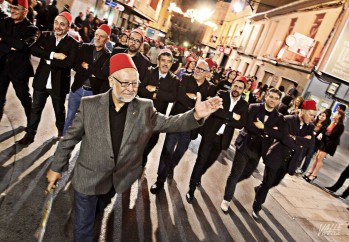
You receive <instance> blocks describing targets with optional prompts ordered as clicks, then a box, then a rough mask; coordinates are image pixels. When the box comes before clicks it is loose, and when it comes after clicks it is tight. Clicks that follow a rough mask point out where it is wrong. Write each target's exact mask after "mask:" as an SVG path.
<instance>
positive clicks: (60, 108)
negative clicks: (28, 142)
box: [28, 89, 65, 137]
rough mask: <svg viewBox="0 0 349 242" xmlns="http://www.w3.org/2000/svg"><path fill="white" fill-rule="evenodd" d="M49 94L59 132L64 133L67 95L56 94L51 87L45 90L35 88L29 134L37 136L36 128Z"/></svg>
mask: <svg viewBox="0 0 349 242" xmlns="http://www.w3.org/2000/svg"><path fill="white" fill-rule="evenodd" d="M49 96H51V99H52V105H53V109H54V111H55V115H56V127H57V129H58V133H59V134H62V133H63V128H64V120H65V107H64V102H65V97H59V96H56V95H54V94H53V93H52V90H49V89H46V90H43V91H38V90H35V89H34V94H33V105H32V111H31V115H30V122H29V126H28V135H31V136H33V137H34V136H35V134H36V130H37V129H38V126H39V123H40V120H41V114H42V111H43V109H44V107H45V104H46V100H47V98H48V97H49Z"/></svg>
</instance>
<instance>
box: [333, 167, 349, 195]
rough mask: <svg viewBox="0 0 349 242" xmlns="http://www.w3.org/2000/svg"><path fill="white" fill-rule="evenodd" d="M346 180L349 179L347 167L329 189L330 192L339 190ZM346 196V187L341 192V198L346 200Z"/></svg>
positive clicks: (348, 168) (348, 189) (348, 191)
mask: <svg viewBox="0 0 349 242" xmlns="http://www.w3.org/2000/svg"><path fill="white" fill-rule="evenodd" d="M348 178H349V165H348V166H347V168H345V169H344V171H343V172H342V174H341V175H340V177H339V178H338V180H337V182H336V183H335V184H334V185H333V186H332V187H331V190H333V191H337V190H338V189H339V188H341V186H343V184H344V182H345V180H346V179H348ZM348 195H349V187H347V189H346V190H345V191H344V192H343V194H342V195H341V197H344V198H346V197H348Z"/></svg>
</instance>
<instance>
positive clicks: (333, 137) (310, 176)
mask: <svg viewBox="0 0 349 242" xmlns="http://www.w3.org/2000/svg"><path fill="white" fill-rule="evenodd" d="M344 117H345V114H344V112H343V111H342V110H337V111H336V112H335V113H334V115H333V121H332V123H331V124H330V125H329V126H328V127H327V129H326V132H323V133H321V134H319V135H318V137H317V138H318V139H319V140H320V144H319V150H318V152H317V153H316V157H315V160H314V162H313V164H312V165H311V168H310V169H309V171H308V172H307V174H305V175H304V176H303V178H304V179H305V180H306V181H307V182H312V181H314V180H315V179H316V178H317V175H318V173H319V171H320V169H321V167H322V165H323V161H324V159H325V157H326V156H327V154H329V155H330V156H333V155H334V153H335V152H336V149H337V146H338V145H339V140H340V137H341V135H342V133H343V132H344V124H343V121H344Z"/></svg>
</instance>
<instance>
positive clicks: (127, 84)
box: [112, 76, 139, 87]
mask: <svg viewBox="0 0 349 242" xmlns="http://www.w3.org/2000/svg"><path fill="white" fill-rule="evenodd" d="M112 78H113V79H114V80H115V81H117V82H118V83H120V85H121V87H129V86H130V85H132V87H138V85H139V82H138V81H137V82H122V81H119V80H118V79H116V77H114V76H112Z"/></svg>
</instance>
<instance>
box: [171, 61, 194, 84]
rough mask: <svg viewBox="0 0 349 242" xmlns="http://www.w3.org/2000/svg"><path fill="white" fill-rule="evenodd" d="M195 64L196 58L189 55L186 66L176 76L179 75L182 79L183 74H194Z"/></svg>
mask: <svg viewBox="0 0 349 242" xmlns="http://www.w3.org/2000/svg"><path fill="white" fill-rule="evenodd" d="M195 66H196V60H195V59H194V58H193V57H188V58H187V63H186V64H185V66H184V68H180V69H179V71H178V72H177V74H176V76H178V78H179V79H182V76H183V74H189V75H190V74H193V73H194V69H195Z"/></svg>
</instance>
